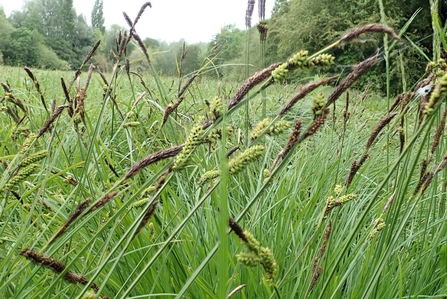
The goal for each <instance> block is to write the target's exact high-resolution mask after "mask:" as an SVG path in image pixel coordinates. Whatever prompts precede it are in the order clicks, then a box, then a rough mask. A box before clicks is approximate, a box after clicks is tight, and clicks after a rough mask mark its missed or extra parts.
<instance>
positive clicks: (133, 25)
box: [131, 2, 152, 32]
mask: <svg viewBox="0 0 447 299" xmlns="http://www.w3.org/2000/svg"><path fill="white" fill-rule="evenodd" d="M148 7H150V8H152V4H151V3H150V2H146V3H144V4H143V6H141V8H140V10H139V11H138V14H137V16H136V18H135V20H134V21H133V24H132V26H131V27H132V30H131V31H132V32H133V31H134V30H135V25H137V23H138V21H139V20H140V18H141V16H142V15H143V13H144V11H145V10H146V8H148Z"/></svg>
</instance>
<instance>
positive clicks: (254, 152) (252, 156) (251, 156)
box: [228, 145, 265, 174]
mask: <svg viewBox="0 0 447 299" xmlns="http://www.w3.org/2000/svg"><path fill="white" fill-rule="evenodd" d="M264 152H265V148H264V147H263V146H262V145H254V146H252V147H249V148H247V149H246V150H245V151H243V152H242V153H241V154H240V155H239V156H237V157H235V158H233V159H232V160H230V162H228V171H229V173H230V174H236V173H239V172H240V171H242V170H243V169H244V168H245V167H246V166H247V165H248V164H250V163H251V162H253V161H254V160H256V159H257V158H259V157H260V156H261V155H262V154H264Z"/></svg>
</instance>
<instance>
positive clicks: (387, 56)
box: [379, 0, 391, 167]
mask: <svg viewBox="0 0 447 299" xmlns="http://www.w3.org/2000/svg"><path fill="white" fill-rule="evenodd" d="M379 11H380V22H381V23H382V24H383V25H385V26H387V23H386V14H385V7H384V6H383V0H379ZM383 49H384V56H385V58H384V59H385V74H386V100H387V105H388V106H387V107H388V110H389V109H390V104H391V103H390V101H391V96H390V79H391V78H390V51H389V45H388V35H386V34H385V35H384V36H383ZM386 136H387V143H389V142H390V134H389V133H387V134H386ZM389 163H390V151H389V148H388V147H387V148H386V165H387V167H388V166H389Z"/></svg>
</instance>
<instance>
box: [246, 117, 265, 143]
mask: <svg viewBox="0 0 447 299" xmlns="http://www.w3.org/2000/svg"><path fill="white" fill-rule="evenodd" d="M269 125H270V118H264V119H263V120H261V121H260V122H259V123H258V124H257V125H256V127H255V128H254V129H253V130H252V131H251V133H250V139H251V140H255V139H256V138H258V137H259V136H260V135H261V134H262V133H263V132H264V130H265V129H266V128H267V127H268V126H269Z"/></svg>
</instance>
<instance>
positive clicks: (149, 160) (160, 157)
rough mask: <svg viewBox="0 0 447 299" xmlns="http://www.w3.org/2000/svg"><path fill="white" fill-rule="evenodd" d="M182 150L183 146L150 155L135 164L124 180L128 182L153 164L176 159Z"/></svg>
mask: <svg viewBox="0 0 447 299" xmlns="http://www.w3.org/2000/svg"><path fill="white" fill-rule="evenodd" d="M182 148H183V144H182V145H178V146H174V147H171V148H168V149H165V150H161V151H159V152H156V153H153V154H150V155H149V156H147V157H146V158H143V159H142V160H140V161H138V162H137V163H135V164H134V165H133V166H132V168H131V169H129V171H127V173H126V175H125V176H124V180H127V179H128V178H131V177H133V176H134V175H136V174H138V173H139V172H140V171H141V170H143V168H145V167H146V166H148V165H150V164H152V163H155V162H157V161H160V160H163V159H166V158H171V157H175V156H176V155H177V154H178V153H179V152H180V151H181V150H182Z"/></svg>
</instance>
